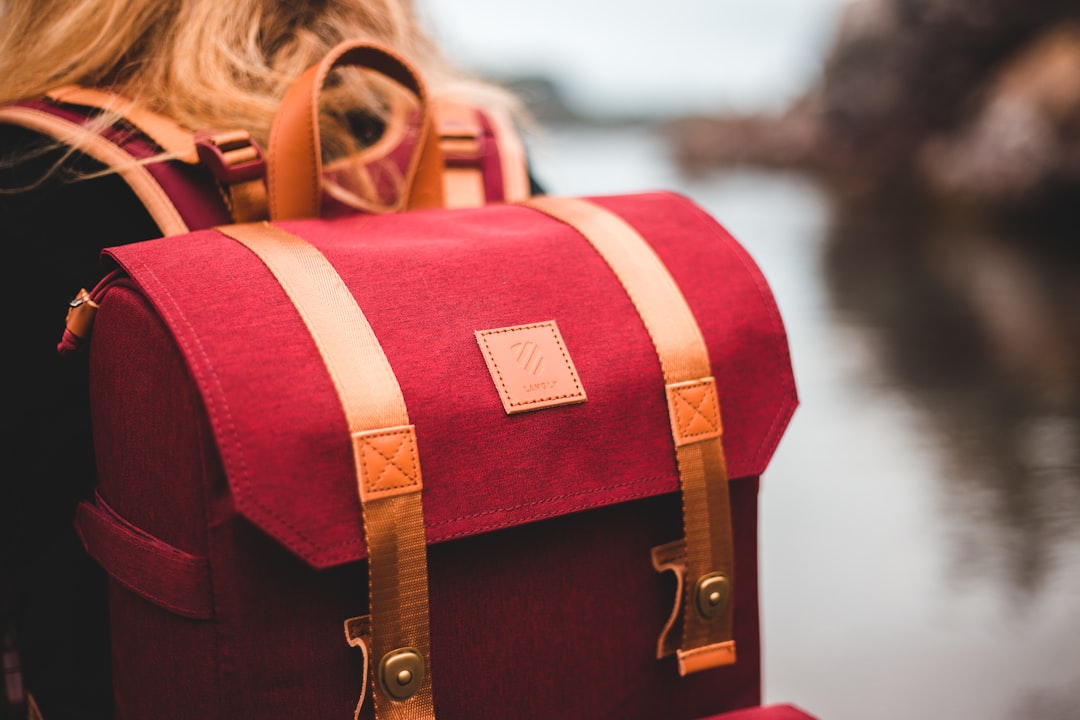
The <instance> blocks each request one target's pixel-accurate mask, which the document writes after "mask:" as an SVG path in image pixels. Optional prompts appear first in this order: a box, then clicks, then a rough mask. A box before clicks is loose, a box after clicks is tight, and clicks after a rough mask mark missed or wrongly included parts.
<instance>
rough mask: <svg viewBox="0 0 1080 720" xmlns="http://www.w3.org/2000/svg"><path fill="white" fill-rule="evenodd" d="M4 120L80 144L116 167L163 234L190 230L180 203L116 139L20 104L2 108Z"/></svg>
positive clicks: (174, 233)
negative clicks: (182, 214) (179, 207)
mask: <svg viewBox="0 0 1080 720" xmlns="http://www.w3.org/2000/svg"><path fill="white" fill-rule="evenodd" d="M0 123H6V124H9V125H20V126H22V127H26V128H30V129H31V130H34V131H36V132H39V133H42V134H43V135H48V136H49V137H52V138H55V139H56V140H58V141H60V142H62V143H64V144H66V145H70V146H72V147H77V148H78V149H79V151H80V152H83V153H85V154H87V155H89V156H90V157H92V158H94V159H95V160H97V161H98V162H101V163H103V164H105V165H107V166H109V167H112V168H115V169H116V172H117V173H118V174H119V175H120V177H122V178H123V179H124V182H126V183H127V184H128V186H129V187H130V188H131V191H132V192H133V193H135V195H136V197H138V198H139V200H140V202H142V204H143V206H144V207H145V208H146V211H147V212H148V213H149V214H150V217H151V218H153V220H154V222H155V223H156V224H157V226H158V229H159V230H160V231H161V234H162V235H181V234H183V233H186V232H188V226H187V224H186V223H185V222H184V219H183V218H182V217H181V215H180V212H179V211H178V210H177V209H176V205H174V204H173V201H172V200H170V199H169V195H168V193H166V192H165V190H164V189H162V187H161V185H160V184H159V183H158V181H157V180H155V179H154V176H153V175H152V174H151V173H150V171H149V170H147V169H146V168H145V167H144V166H142V165H139V164H138V163H137V162H136V161H135V160H134V158H132V157H131V155H129V154H127V153H126V152H125V151H124V150H123V149H122V148H120V147H119V146H117V145H116V144H114V143H113V142H111V141H109V140H107V139H105V138H103V137H101V136H100V135H95V134H94V133H91V132H87V131H86V129H85V128H83V127H82V126H81V125H79V124H78V123H74V122H71V121H70V120H65V119H64V118H61V117H58V116H56V115H52V114H49V113H47V112H43V111H41V110H36V109H34V108H28V107H22V106H20V105H10V106H6V107H0Z"/></svg>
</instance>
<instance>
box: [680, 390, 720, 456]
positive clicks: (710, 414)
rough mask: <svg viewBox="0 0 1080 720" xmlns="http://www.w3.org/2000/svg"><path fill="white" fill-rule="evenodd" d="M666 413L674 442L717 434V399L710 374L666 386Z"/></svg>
mask: <svg viewBox="0 0 1080 720" xmlns="http://www.w3.org/2000/svg"><path fill="white" fill-rule="evenodd" d="M667 397H668V413H669V414H670V416H671V434H672V436H673V437H674V438H675V445H676V446H680V445H688V444H690V443H695V442H701V441H702V440H709V439H711V438H717V437H720V436H721V435H722V434H723V427H722V426H721V423H720V401H719V400H718V399H717V397H716V381H715V380H713V378H711V377H709V378H703V379H701V380H691V381H690V382H683V383H674V384H672V385H668V386H667Z"/></svg>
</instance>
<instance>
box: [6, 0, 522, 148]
mask: <svg viewBox="0 0 1080 720" xmlns="http://www.w3.org/2000/svg"><path fill="white" fill-rule="evenodd" d="M352 39H367V40H373V41H377V42H379V43H382V44H384V45H387V46H389V47H390V48H392V49H393V50H394V51H396V52H397V53H398V54H399V55H401V56H403V57H404V58H405V59H406V60H407V61H408V62H410V63H411V64H412V65H413V66H414V67H415V68H416V69H417V70H418V71H419V72H420V75H421V77H422V78H423V80H424V82H425V84H426V86H427V89H428V92H429V94H430V95H431V96H433V97H456V98H458V99H466V100H470V101H472V102H474V103H475V104H478V105H487V106H490V107H492V108H496V109H499V110H505V111H509V112H511V113H512V114H517V113H519V112H520V107H519V106H518V105H517V103H516V100H515V99H514V98H513V97H512V96H511V95H510V94H509V93H507V92H505V91H503V90H502V89H501V88H498V87H495V86H494V85H492V84H489V83H484V82H480V81H478V80H476V79H474V78H469V77H467V76H465V75H463V74H462V73H460V72H458V71H457V70H456V69H454V68H453V67H451V65H450V64H449V63H448V62H447V60H446V58H444V57H443V56H442V55H441V54H440V53H439V52H438V50H437V49H436V47H435V45H434V43H433V42H432V40H431V38H430V37H429V36H428V35H427V34H425V32H424V31H423V30H422V28H421V27H420V26H419V24H418V22H417V19H416V17H415V13H414V11H413V8H412V5H411V1H410V0H304V1H290V0H0V104H3V103H11V102H15V101H18V100H23V99H29V98H35V97H39V96H41V95H43V94H44V93H45V92H47V91H48V90H50V89H53V88H55V87H58V86H62V85H70V84H75V85H84V86H90V87H97V88H107V89H111V90H113V91H115V92H118V93H120V94H121V95H124V96H126V97H128V98H130V99H131V100H133V101H134V102H135V103H138V104H139V105H141V106H143V107H145V108H147V109H149V110H152V111H155V112H158V113H161V114H164V115H167V116H169V117H171V118H172V119H173V120H175V121H176V122H178V123H180V124H181V125H183V126H185V127H188V128H191V129H203V128H218V129H227V128H242V129H245V130H248V131H249V132H250V133H251V134H252V136H253V137H254V138H255V139H256V140H257V141H259V142H261V143H263V144H264V146H265V143H266V142H267V139H268V137H269V133H270V126H271V123H272V121H273V116H274V112H275V111H276V109H277V107H278V104H279V102H280V100H281V98H282V96H283V95H284V93H285V91H286V89H287V88H288V86H289V84H290V83H291V82H292V81H293V80H294V79H295V78H296V77H297V76H298V75H299V74H300V73H301V72H303V71H304V70H305V69H306V68H307V67H309V66H310V65H312V64H314V63H316V62H318V61H319V60H320V59H321V58H322V57H323V56H324V55H325V54H326V52H327V51H328V50H329V49H330V48H332V47H333V46H335V45H336V44H337V43H339V42H341V41H343V40H352ZM338 85H339V87H337V89H336V91H334V92H329V91H328V93H327V94H326V97H324V110H325V109H326V107H325V106H327V105H330V106H332V107H331V108H330V110H328V113H329V114H330V115H331V116H334V117H336V118H337V122H336V130H331V132H330V133H329V134H330V135H331V136H334V135H337V136H338V137H337V140H338V141H339V142H338V143H337V152H338V153H346V152H348V151H349V150H350V149H352V147H355V144H353V143H350V142H344V141H343V138H344V136H347V135H348V134H349V133H348V131H347V128H348V123H347V122H346V121H345V119H344V112H345V110H346V109H349V108H350V107H351V109H358V110H363V111H365V112H367V113H369V114H371V115H375V116H379V115H380V114H384V113H385V112H386V111H387V103H386V100H385V97H384V96H382V95H380V92H379V83H378V81H375V80H372V79H371V78H370V77H363V78H361V77H359V76H350V78H349V79H347V80H346V81H339V82H338ZM335 106H336V107H335ZM327 134H328V133H327V131H326V130H325V129H324V136H326V135H327ZM333 139H334V138H333V137H331V138H330V140H331V143H329V145H330V147H334V143H333ZM331 154H333V153H331Z"/></svg>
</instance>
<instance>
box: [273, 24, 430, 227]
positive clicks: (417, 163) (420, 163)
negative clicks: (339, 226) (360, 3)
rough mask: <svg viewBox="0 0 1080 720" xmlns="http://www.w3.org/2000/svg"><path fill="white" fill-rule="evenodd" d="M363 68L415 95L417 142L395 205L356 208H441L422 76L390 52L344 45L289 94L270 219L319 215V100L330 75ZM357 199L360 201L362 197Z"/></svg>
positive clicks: (278, 135)
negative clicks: (417, 108) (344, 70)
mask: <svg viewBox="0 0 1080 720" xmlns="http://www.w3.org/2000/svg"><path fill="white" fill-rule="evenodd" d="M350 66H351V67H359V68H364V69H368V70H372V71H374V72H377V73H379V74H381V75H384V76H385V77H387V78H389V79H391V80H393V81H395V82H397V83H398V84H399V85H401V86H402V87H404V88H405V89H407V90H409V91H410V92H412V93H413V94H414V95H415V96H416V98H417V101H418V103H419V122H418V128H417V134H416V141H415V144H414V147H413V150H412V153H411V156H410V158H409V163H408V167H407V169H406V172H405V177H404V184H403V188H402V192H401V193H400V194H399V196H398V197H397V198H396V200H395V201H394V202H393V203H389V204H379V203H377V202H374V201H371V202H366V203H362V205H363V206H362V207H358V208H357V209H361V210H367V211H370V212H394V211H398V210H404V209H413V208H421V207H439V206H441V205H442V199H443V191H442V172H443V170H442V157H441V153H440V150H439V145H438V138H437V137H436V134H435V133H434V131H433V129H432V126H433V120H432V113H431V108H430V103H429V102H428V98H427V91H426V90H425V88H424V84H423V82H422V81H421V80H420V77H419V75H418V73H417V72H416V71H415V70H414V69H413V68H412V66H410V65H409V63H407V62H406V61H405V60H404V59H403V58H401V57H400V56H399V55H397V54H395V53H394V52H393V51H391V50H390V49H388V48H386V47H384V46H382V45H378V44H375V43H372V42H368V41H360V40H350V41H345V42H342V43H339V44H338V45H337V46H335V47H334V48H333V49H332V50H331V51H330V52H329V53H327V54H326V56H325V57H324V58H323V59H322V61H321V62H319V63H318V64H316V65H313V66H311V67H310V68H308V69H307V70H306V71H304V72H303V73H302V74H301V75H300V77H298V78H297V79H296V80H295V81H294V82H293V84H292V85H291V86H290V87H289V90H288V91H287V92H286V94H285V98H284V99H283V100H282V102H281V105H280V107H279V108H278V111H277V113H276V114H275V116H274V121H273V124H272V125H271V128H270V148H269V151H268V154H267V182H268V189H269V194H270V219H272V220H286V219H293V218H304V217H318V216H319V215H321V209H322V197H323V184H324V181H323V166H322V143H321V140H320V137H319V96H320V95H321V94H322V89H323V85H324V83H325V82H326V78H327V76H328V75H329V73H330V71H332V70H333V69H334V68H338V67H350ZM357 201H360V199H359V198H358V199H357Z"/></svg>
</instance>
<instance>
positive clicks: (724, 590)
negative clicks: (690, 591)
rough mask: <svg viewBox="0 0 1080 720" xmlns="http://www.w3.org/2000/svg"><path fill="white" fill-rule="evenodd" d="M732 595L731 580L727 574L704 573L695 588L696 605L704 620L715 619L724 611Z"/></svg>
mask: <svg viewBox="0 0 1080 720" xmlns="http://www.w3.org/2000/svg"><path fill="white" fill-rule="evenodd" d="M730 596H731V582H730V581H729V580H728V578H727V576H726V575H724V574H723V573H709V574H708V575H702V576H701V579H700V580H698V582H697V587H696V588H695V590H694V607H695V608H696V609H697V612H698V615H700V616H701V618H702V619H703V620H715V619H716V618H718V617H720V616H721V615H722V614H723V613H724V609H725V608H727V604H728V599H729V598H730Z"/></svg>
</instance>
